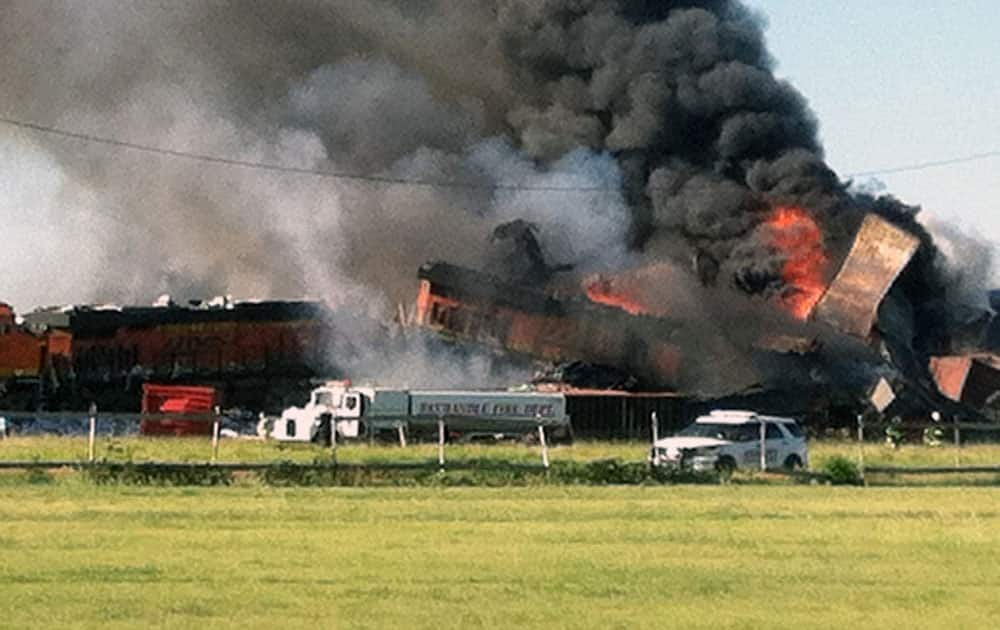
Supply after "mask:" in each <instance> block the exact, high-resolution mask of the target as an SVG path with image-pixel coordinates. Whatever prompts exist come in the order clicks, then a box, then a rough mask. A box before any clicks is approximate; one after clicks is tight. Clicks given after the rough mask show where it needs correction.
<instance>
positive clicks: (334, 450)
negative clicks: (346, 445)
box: [330, 417, 337, 461]
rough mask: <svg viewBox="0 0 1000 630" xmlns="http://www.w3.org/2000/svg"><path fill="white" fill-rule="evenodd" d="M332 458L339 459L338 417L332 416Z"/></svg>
mask: <svg viewBox="0 0 1000 630" xmlns="http://www.w3.org/2000/svg"><path fill="white" fill-rule="evenodd" d="M330 458H331V459H333V460H334V461H336V460H337V419H336V418H333V417H331V418H330Z"/></svg>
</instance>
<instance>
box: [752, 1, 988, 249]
mask: <svg viewBox="0 0 1000 630" xmlns="http://www.w3.org/2000/svg"><path fill="white" fill-rule="evenodd" d="M745 1H746V2H747V4H749V5H750V6H752V7H754V8H755V9H757V10H758V11H760V12H762V13H763V14H764V15H765V16H766V17H767V21H768V25H769V26H768V29H767V41H768V47H769V49H770V51H771V54H772V55H773V56H774V57H775V60H776V61H777V68H776V70H777V74H778V76H780V77H783V78H786V79H788V80H790V81H791V82H792V83H793V84H794V85H795V86H796V87H797V88H798V89H799V91H801V92H802V93H803V94H804V95H805V97H806V98H807V99H808V100H809V103H810V105H811V106H812V109H813V111H814V112H815V113H816V116H817V117H818V118H819V121H820V133H821V137H822V141H823V144H824V146H825V147H826V157H827V161H828V163H829V164H830V165H831V166H832V167H833V168H834V169H836V170H837V172H838V173H840V174H841V175H844V174H849V173H859V172H866V171H873V170H881V169H887V168H892V167H897V166H904V165H909V164H917V163H923V162H930V161H937V160H946V159H950V158H958V157H964V156H967V155H972V154H979V153H984V152H989V151H1000V29H998V28H997V25H998V22H1000V3H997V2H996V1H995V0H993V1H990V0H959V1H952V2H945V1H941V0H936V1H935V0H930V1H926V0H922V1H917V0H910V1H906V2H904V1H900V0H890V1H882V2H872V1H870V0H869V1H862V0H840V1H838V2H833V1H830V0H796V1H792V0H745ZM877 177H878V179H879V180H880V181H881V182H883V183H884V184H885V185H886V188H887V192H890V193H892V194H894V195H896V196H897V197H899V198H901V199H902V200H903V201H906V202H907V203H912V204H919V205H922V206H923V208H924V212H925V214H927V215H930V216H933V218H934V219H937V220H942V221H948V222H950V223H952V224H957V225H958V226H960V227H961V228H964V230H965V231H967V232H970V233H974V234H977V235H978V236H979V237H980V238H983V239H986V240H989V241H991V242H993V243H1000V156H994V157H989V158H985V159H982V160H978V161H974V162H966V163H961V164H953V165H949V166H940V167H936V168H928V169H924V170H919V171H912V172H906V173H896V174H883V175H878V176H877Z"/></svg>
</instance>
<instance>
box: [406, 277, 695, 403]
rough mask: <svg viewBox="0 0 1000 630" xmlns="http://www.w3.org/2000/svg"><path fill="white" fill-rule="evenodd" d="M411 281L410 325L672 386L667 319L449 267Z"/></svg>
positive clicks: (674, 362) (676, 360)
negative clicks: (414, 289)
mask: <svg viewBox="0 0 1000 630" xmlns="http://www.w3.org/2000/svg"><path fill="white" fill-rule="evenodd" d="M418 275H419V278H420V290H419V293H418V296H417V308H416V317H415V319H416V323H417V325H419V326H421V327H423V328H426V329H429V330H434V331H437V332H439V333H441V334H444V335H446V336H451V337H454V338H456V339H460V340H463V341H470V342H474V343H477V344H480V345H484V346H487V347H494V348H496V349H498V350H500V351H502V352H504V353H513V354H517V355H523V356H527V357H532V358H536V359H543V360H547V361H555V362H559V361H587V362H590V363H594V364H597V365H604V366H616V367H619V368H625V369H627V370H629V371H631V372H632V373H634V374H636V375H637V376H638V377H640V379H641V380H642V381H643V382H645V383H647V384H653V385H656V386H659V387H668V388H669V387H671V386H673V385H675V384H676V381H677V378H678V373H679V369H680V361H681V355H680V351H679V350H678V348H677V347H676V346H675V345H673V344H671V343H670V342H669V341H665V340H667V339H669V338H670V336H671V335H672V334H673V333H675V332H677V330H678V328H679V327H678V325H677V324H676V323H674V322H671V321H670V320H668V319H666V318H658V317H647V316H641V315H630V314H628V313H626V312H625V311H622V310H620V309H617V308H612V307H607V306H602V305H600V304H595V303H592V302H590V301H588V300H585V299H565V300H563V299H556V298H554V297H552V296H550V295H547V294H545V293H543V292H541V291H537V290H534V289H531V288H526V287H523V286H515V285H513V284H510V283H506V282H503V281H502V280H500V279H498V278H495V277H493V276H491V275H489V274H485V273H481V272H478V271H475V270H472V269H467V268H463V267H458V266H455V265H451V264H449V263H443V262H431V263H427V264H425V265H423V266H422V267H421V268H420V271H419V274H418Z"/></svg>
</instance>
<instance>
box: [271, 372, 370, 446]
mask: <svg viewBox="0 0 1000 630" xmlns="http://www.w3.org/2000/svg"><path fill="white" fill-rule="evenodd" d="M363 406H364V398H363V396H362V395H361V393H360V392H357V391H354V390H351V389H350V384H349V383H347V382H343V381H330V382H328V383H326V384H324V385H323V386H321V387H317V388H316V389H314V390H312V392H311V393H310V394H309V401H308V402H306V404H305V406H304V407H289V408H288V409H285V410H284V411H283V412H282V413H281V417H280V418H276V419H274V420H273V422H267V421H262V422H261V424H260V425H258V427H257V433H258V434H259V435H261V436H264V437H267V436H270V437H272V438H274V439H276V440H280V441H283V442H323V443H329V442H330V440H331V438H332V437H333V436H332V435H331V432H332V431H336V436H337V437H338V438H355V437H358V435H359V433H360V425H361V420H360V418H361V415H362V413H363V409H362V408H363ZM268 425H270V426H268Z"/></svg>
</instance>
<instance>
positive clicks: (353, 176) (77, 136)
mask: <svg viewBox="0 0 1000 630" xmlns="http://www.w3.org/2000/svg"><path fill="white" fill-rule="evenodd" d="M0 123H3V124H6V125H10V126H12V127H19V128H21V129H28V130H31V131H37V132H40V133H45V134H49V135H54V136H60V137H63V138H70V139H73V140H82V141H85V142H92V143H95V144H103V145H108V146H113V147H118V148H121V149H131V150H134V151H143V152H146V153H153V154H157V155H166V156H170V157H177V158H184V159H188V160H197V161H200V162H209V163H212V164H223V165H225V166H236V167H240V168H251V169H258V170H265V171H276V172H280V173H295V174H299V175H314V176H318V177H330V178H333V179H345V180H352V181H360V182H369V183H377V184H400V185H406V186H424V187H428V188H465V189H487V190H512V191H540V192H608V191H613V190H617V188H611V187H607V186H532V185H526V184H503V183H499V184H481V183H475V182H461V181H454V180H441V181H438V180H426V179H408V178H404V177H389V176H387V175H370V174H362V173H344V172H337V171H326V170H322V169H313V168H301V167H296V166H287V165H284V164H273V163H269V162H256V161H252V160H237V159H234V158H226V157H220V156H217V155H208V154H204V153H193V152H190V151H179V150H177V149H167V148H163V147H156V146H152V145H148V144H139V143H136V142H128V141H125V140H118V139H115V138H106V137H101V136H94V135H91V134H86V133H78V132H75V131H68V130H66V129H60V128H58V127H50V126H48V125H41V124H38V123H33V122H27V121H23V120H16V119H13V118H7V117H4V116H0Z"/></svg>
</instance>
